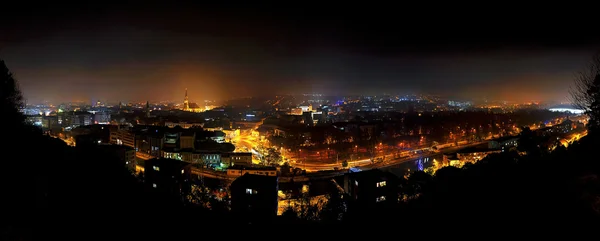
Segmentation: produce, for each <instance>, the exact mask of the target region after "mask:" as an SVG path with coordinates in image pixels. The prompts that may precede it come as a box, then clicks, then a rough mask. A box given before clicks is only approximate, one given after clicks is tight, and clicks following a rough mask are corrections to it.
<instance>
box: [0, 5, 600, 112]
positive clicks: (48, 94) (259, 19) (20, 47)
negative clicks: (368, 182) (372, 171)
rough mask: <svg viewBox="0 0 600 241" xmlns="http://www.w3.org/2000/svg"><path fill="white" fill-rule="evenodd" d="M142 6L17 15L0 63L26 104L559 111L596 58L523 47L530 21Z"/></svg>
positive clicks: (546, 46) (560, 39) (557, 39)
mask: <svg viewBox="0 0 600 241" xmlns="http://www.w3.org/2000/svg"><path fill="white" fill-rule="evenodd" d="M137 7H138V6H128V5H122V6H119V7H106V8H101V10H102V11H99V10H97V9H95V8H87V9H86V8H80V7H74V6H62V5H60V4H59V5H53V6H52V7H50V8H49V9H47V10H45V11H41V10H36V11H31V10H29V11H26V9H24V8H15V9H12V11H11V12H10V13H7V14H3V16H5V17H9V18H14V23H16V24H14V25H3V26H2V31H3V32H4V33H7V34H6V35H4V36H2V37H1V38H0V56H1V57H2V58H3V59H5V61H6V63H7V65H8V66H9V68H10V69H11V70H12V71H13V72H14V73H15V76H16V78H17V79H18V80H19V82H20V85H21V88H22V90H23V92H24V96H25V98H26V99H27V100H29V102H34V103H35V102H41V101H51V102H66V101H75V100H79V101H81V100H92V99H102V100H111V101H118V100H148V99H150V100H179V99H181V98H182V97H181V96H182V93H183V90H184V89H185V88H188V89H189V94H190V97H191V98H192V99H194V100H204V99H216V100H225V99H229V98H233V97H246V96H265V95H273V94H300V93H323V94H325V95H355V94H363V95H378V94H382V93H389V94H394V93H427V94H439V95H446V96H453V97H458V98H488V99H494V100H509V101H520V102H523V101H532V100H535V101H556V102H565V101H567V100H568V91H567V90H568V88H569V86H570V85H571V83H572V79H573V78H572V77H573V74H574V73H575V72H577V71H579V70H581V69H582V67H583V66H585V64H586V63H587V62H588V60H589V58H590V56H591V55H592V54H593V53H594V49H595V47H597V46H598V45H596V44H595V40H597V38H596V37H595V36H589V34H587V35H585V34H584V35H582V36H579V37H578V38H568V36H569V33H567V32H564V31H559V30H556V31H553V32H551V33H546V32H547V31H541V33H538V32H535V33H534V32H526V33H525V34H521V33H520V31H524V30H527V29H528V26H529V25H530V24H531V21H529V20H532V19H534V17H533V16H527V17H525V16H521V15H518V17H515V18H514V19H513V20H511V21H508V22H503V23H499V22H498V21H495V20H493V17H489V18H484V19H482V21H486V22H487V23H488V26H489V28H488V29H486V30H481V31H482V32H476V31H474V30H476V29H477V28H473V27H469V26H468V25H464V20H463V19H453V20H449V21H448V22H447V23H444V24H440V25H435V26H429V25H427V24H423V25H417V24H413V25H410V24H406V22H405V21H406V20H407V19H408V17H398V18H396V17H397V16H395V15H393V14H392V13H390V12H389V11H386V10H382V9H369V12H370V13H380V14H379V17H374V18H369V19H365V18H361V17H359V16H356V15H354V14H344V13H339V12H329V10H320V11H306V12H304V11H300V10H290V9H274V8H266V7H255V8H245V7H238V8H233V9H228V8H223V6H210V7H208V6H204V5H199V6H196V5H194V6H187V5H177V6H176V5H154V4H148V5H147V6H142V7H139V9H137ZM188 8H189V9H188ZM51 9H55V10H56V11H50V10H51ZM276 10H277V11H276ZM59 15H60V16H59ZM334 16H335V17H334ZM542 17H543V16H542ZM453 25H459V26H462V27H461V28H457V29H454V28H453V27H452V26H453ZM551 25H552V23H551V22H548V23H547V24H545V25H543V26H539V27H540V29H544V30H546V29H549V28H550V26H551ZM423 29H428V30H429V31H424V30H423ZM507 29H509V30H507ZM391 30H394V31H391ZM26 33H27V34H26ZM65 91H68V92H69V93H70V94H69V95H65V94H64V92H65Z"/></svg>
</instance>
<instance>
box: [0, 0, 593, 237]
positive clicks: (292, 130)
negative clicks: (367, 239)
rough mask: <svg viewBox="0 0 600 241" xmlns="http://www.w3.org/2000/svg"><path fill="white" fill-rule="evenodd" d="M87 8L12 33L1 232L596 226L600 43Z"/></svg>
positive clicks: (1, 90)
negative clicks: (399, 33) (532, 42)
mask: <svg viewBox="0 0 600 241" xmlns="http://www.w3.org/2000/svg"><path fill="white" fill-rule="evenodd" d="M57 6H58V5H57ZM71 7H72V6H65V7H61V8H64V9H67V10H60V11H59V12H61V13H64V15H65V16H70V17H71V18H72V19H74V20H76V21H77V20H79V21H81V22H82V23H74V22H71V20H69V19H71V18H67V17H62V18H60V17H56V19H57V20H55V21H56V23H43V21H39V20H40V18H41V17H31V18H32V19H37V20H36V21H34V22H35V23H33V22H32V23H29V22H26V21H24V22H22V23H19V24H16V25H15V27H10V28H7V29H6V33H7V36H8V37H6V38H0V44H1V45H0V85H1V86H0V94H1V96H0V97H2V99H1V101H2V110H1V111H2V113H3V118H2V124H3V126H4V127H5V129H6V131H5V132H4V138H3V140H4V141H3V144H4V145H3V146H4V148H5V149H4V150H5V152H4V154H5V155H3V156H4V158H3V159H4V160H5V163H6V166H5V167H4V168H3V169H4V172H3V175H2V176H3V180H2V183H3V187H4V190H6V193H5V197H6V198H4V199H5V200H4V201H3V203H2V206H3V207H4V208H5V210H4V211H3V213H5V219H4V220H3V222H2V223H3V226H2V229H1V230H2V235H4V236H2V237H3V239H6V240H31V239H34V238H33V237H34V236H38V235H39V234H42V236H43V237H45V238H54V237H57V238H59V237H71V236H73V237H75V238H77V239H86V237H89V236H90V235H93V236H96V235H97V234H98V235H107V237H108V238H116V237H120V236H119V235H121V233H127V238H129V235H133V236H131V238H133V239H148V238H156V237H158V233H160V234H161V235H162V234H163V232H164V234H166V235H167V236H166V237H169V238H168V239H179V238H180V235H181V236H186V239H188V238H187V237H188V236H191V237H192V238H198V237H199V236H202V237H204V236H205V235H207V234H208V233H213V232H215V233H218V234H221V233H222V232H223V231H224V230H223V229H224V228H225V230H226V228H229V227H233V228H234V229H239V228H242V229H244V230H245V229H246V227H250V228H251V230H253V231H254V232H261V233H262V232H265V231H267V230H270V229H272V228H276V229H277V230H278V231H283V230H284V229H282V228H285V230H286V231H288V232H290V231H293V230H296V229H298V230H302V231H301V232H303V233H307V234H316V235H314V236H316V237H322V236H319V235H320V233H322V232H321V231H323V232H330V233H341V234H336V235H338V237H347V236H348V237H354V234H353V233H354V232H359V231H358V230H354V231H352V228H354V227H357V228H361V229H364V230H367V231H372V232H375V231H376V230H378V229H379V228H381V227H384V226H393V227H396V228H397V229H398V231H394V230H388V231H386V232H388V233H389V234H390V235H398V234H399V233H397V232H400V231H399V230H403V231H402V232H405V231H408V230H410V231H412V232H416V231H421V232H418V233H426V232H428V231H431V230H438V232H442V231H440V230H444V232H445V230H446V229H448V230H452V232H457V230H459V229H467V228H469V229H475V230H480V231H481V230H486V231H487V230H489V231H492V232H498V231H500V232H506V233H511V234H512V233H515V234H517V233H520V232H525V233H538V231H536V230H537V229H538V228H535V227H533V226H536V225H539V226H541V227H544V228H545V229H549V228H553V227H561V230H562V229H564V230H579V231H581V230H580V229H581V227H583V226H585V225H596V224H597V223H599V221H600V211H599V210H600V201H599V200H600V181H599V180H600V162H598V161H597V160H596V159H597V158H595V156H596V155H595V154H596V150H597V146H598V144H599V143H600V132H599V131H598V130H600V107H599V105H600V100H599V99H598V98H599V96H600V54H595V55H594V53H595V51H597V49H598V48H597V47H598V46H597V45H594V44H589V43H588V42H581V43H579V42H578V43H570V42H568V43H567V42H564V43H563V44H562V45H555V44H554V43H553V42H552V43H551V42H544V41H543V40H544V38H539V39H537V40H536V41H537V42H536V46H537V50H536V51H533V50H524V49H528V48H532V47H531V46H529V45H528V44H529V42H528V41H525V40H522V39H520V38H518V37H515V38H506V39H503V40H498V39H495V38H484V37H482V36H479V37H477V36H473V38H472V39H473V40H472V41H466V40H464V41H463V40H456V39H453V38H451V37H450V36H448V37H442V38H441V39H439V41H441V42H444V43H443V44H441V43H440V44H430V43H427V40H431V39H430V37H429V36H420V37H415V39H414V40H418V41H409V40H406V41H403V40H402V39H404V38H396V37H394V36H393V35H390V33H388V32H389V31H385V30H382V28H383V29H389V28H391V26H394V25H393V24H392V23H389V24H391V25H389V26H390V27H382V26H383V25H379V23H377V24H376V23H375V22H371V21H374V20H368V21H367V20H361V19H360V18H357V17H356V16H352V17H350V16H346V15H344V14H341V13H340V15H339V18H341V19H346V20H347V21H349V22H354V21H358V22H362V21H365V22H364V24H365V26H366V25H369V26H379V27H368V31H367V30H365V29H363V27H361V26H362V25H361V26H358V25H357V26H354V25H352V24H348V25H346V24H341V23H339V22H338V21H335V20H332V19H330V18H328V17H323V16H321V15H319V14H317V13H313V17H314V19H318V21H317V20H313V21H316V22H318V23H313V22H311V21H309V20H306V22H304V20H303V19H305V18H306V16H307V15H304V14H305V13H299V12H296V11H289V12H285V13H281V14H274V15H268V14H266V13H267V12H263V11H268V12H269V13H272V12H271V11H272V10H273V9H271V8H266V9H268V10H265V9H262V8H261V10H256V11H258V12H260V13H264V14H258V15H260V16H263V15H264V16H267V15H268V16H271V17H269V18H268V19H269V20H266V19H267V18H263V17H256V16H254V15H251V14H250V15H246V14H245V13H246V12H245V11H244V10H233V9H237V8H229V7H224V8H214V9H213V8H203V7H199V6H196V5H190V6H187V5H185V6H184V5H182V6H179V5H177V4H174V5H173V6H171V5H168V7H166V5H165V6H162V5H160V6H158V5H157V6H154V5H153V4H150V3H149V5H148V6H147V7H143V8H142V9H136V8H137V7H134V6H131V9H136V10H135V11H133V10H132V11H131V14H125V13H124V12H127V11H125V10H123V11H124V12H123V13H121V12H120V11H117V10H114V9H113V8H112V7H110V8H106V9H105V10H104V13H98V12H96V11H95V10H92V9H87V10H86V9H82V10H77V11H81V12H80V13H78V14H74V13H73V11H74V9H75V8H71ZM122 7H123V6H122ZM163 7H164V8H163ZM69 9H71V10H73V11H70V10H69ZM115 9H117V8H116V7H115ZM123 9H129V8H126V7H123ZM191 9H197V10H194V11H192V10H191ZM208 9H211V10H208ZM217 9H218V10H217ZM68 10H69V11H68ZM57 11H58V10H57ZM195 11H198V12H195ZM42 12H43V11H42ZM99 12H102V11H99ZM258 12H257V13H258ZM40 13H41V12H40ZM144 13H145V14H144ZM103 14H106V15H103ZM331 14H333V15H336V14H334V13H333V12H332V13H331ZM386 14H388V13H386ZM42 15H43V14H41V15H40V16H42ZM81 15H83V16H81ZM147 15H152V16H153V17H152V18H150V17H147ZM200 15H201V16H200ZM280 15H285V16H280ZM325 15H328V14H325ZM7 16H8V15H7ZM11 16H12V15H11ZM27 16H29V15H27ZM32 16H33V15H32ZM319 16H321V17H319ZM63 18H64V19H63ZM142 19H143V20H142ZM151 19H154V20H151ZM157 19H162V20H160V21H159V20H157ZM209 20H210V21H212V22H210V21H209ZM111 21H115V22H114V23H119V24H117V25H118V26H123V27H118V28H113V25H115V24H112V25H111V24H110V22H111ZM67 22H69V23H70V24H71V25H68V26H70V27H65V26H67V25H66V23H67ZM209 22H210V23H209ZM151 23H152V24H151ZM267 23H268V24H267ZM338 24H341V25H339V26H338ZM196 25H197V26H196ZM191 26H195V27H191ZM317 26H320V27H317ZM333 26H336V27H333ZM340 26H344V28H343V29H344V30H343V31H342V30H339V28H341V27H340ZM385 26H388V25H385ZM63 27H65V28H68V30H64V31H63V30H60V29H62V28H63ZM196 27H197V29H196ZM330 27H331V28H330ZM338 27H339V28H338ZM88 28H89V29H88ZM288 28H295V29H296V30H297V31H298V33H296V32H295V31H292V30H289V29H288ZM15 29H22V30H15ZM27 29H33V30H36V31H35V32H36V34H34V35H27V34H25V32H26V30H27ZM43 29H47V30H43ZM90 29H93V30H90ZM107 29H108V30H107ZM1 30H2V29H0V31H1ZM33 30H31V31H33ZM338 30H339V32H338ZM65 31H66V32H65ZM406 31H408V32H406V33H412V32H410V30H406ZM305 35H310V36H305ZM459 35H460V34H459ZM311 36H312V37H311ZM317 36H320V37H317ZM365 36H368V37H365ZM363 37H364V39H369V40H364V41H362V40H357V39H362V38H363ZM371 38H381V39H384V40H386V41H385V43H383V42H378V41H376V40H374V39H371ZM582 39H586V41H587V38H585V37H582ZM589 39H590V40H589V42H594V38H592V37H590V38H589ZM388 42H397V43H396V44H391V43H388ZM415 42H419V43H415ZM141 46H143V47H141ZM153 46H154V47H153ZM498 46H503V47H498ZM382 52H383V53H382ZM107 61H108V62H112V63H106V62H107ZM565 76H571V77H565ZM565 79H567V80H566V81H565ZM3 196H4V195H3ZM500 220H506V221H505V222H510V223H508V224H507V225H508V226H511V227H510V228H509V227H504V226H502V227H501V226H496V225H491V223H494V222H499V221H500ZM570 224H574V225H573V226H580V227H578V228H577V227H572V228H569V227H570ZM512 226H514V227H512ZM567 226H568V227H567ZM65 227H68V228H66V229H65ZM212 227H216V228H217V229H212ZM304 227H309V228H304ZM525 227H528V228H525ZM541 227H540V228H541ZM209 228H210V229H209ZM349 228H350V229H349ZM261 229H262V230H261ZM521 229H528V230H526V231H523V230H521ZM217 230H220V231H217ZM540 230H541V229H540ZM585 231H586V230H584V231H583V232H585ZM181 232H183V234H181ZM200 232H203V233H206V234H200ZM234 232H235V231H234ZM381 232H383V229H382V230H381ZM240 234H241V232H240ZM44 235H45V236H44ZM155 235H156V236H155ZM168 235H176V237H175V236H168ZM211 235H212V234H211ZM223 235H225V236H226V237H234V236H235V235H238V234H236V233H233V234H228V233H227V231H225V233H223ZM265 235H267V234H265ZM288 235H289V233H288ZM328 235H329V234H328ZM377 235H379V234H377ZM382 235H383V234H382ZM374 237H376V236H374ZM123 238H126V237H123ZM182 239H183V238H182ZM278 239H284V237H282V236H281V237H279V238H278Z"/></svg>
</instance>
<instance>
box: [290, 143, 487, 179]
mask: <svg viewBox="0 0 600 241" xmlns="http://www.w3.org/2000/svg"><path fill="white" fill-rule="evenodd" d="M486 142H487V141H482V142H475V143H470V144H466V145H461V146H456V147H449V148H446V149H443V150H441V151H440V152H431V153H426V154H418V155H411V156H407V157H402V158H395V157H394V156H395V155H394V154H388V155H385V156H377V157H375V159H379V158H383V159H384V160H385V161H383V162H377V163H373V162H372V161H371V159H370V158H367V159H362V160H356V161H350V162H348V166H349V167H365V168H371V169H372V168H381V167H387V166H394V165H398V164H400V163H403V162H407V161H412V160H417V159H419V158H424V157H430V156H434V155H439V154H440V153H450V152H455V151H457V150H460V149H463V148H467V147H472V146H476V145H480V144H483V143H486ZM293 166H295V167H298V168H302V169H304V170H306V171H307V172H316V171H323V170H333V169H335V168H336V167H337V168H339V169H342V168H343V167H342V163H341V162H340V163H319V162H314V161H307V162H305V161H303V160H297V161H296V163H294V164H293Z"/></svg>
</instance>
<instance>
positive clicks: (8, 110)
mask: <svg viewBox="0 0 600 241" xmlns="http://www.w3.org/2000/svg"><path fill="white" fill-rule="evenodd" d="M21 107H23V97H22V95H21V91H20V90H19V84H18V83H17V81H16V80H15V78H14V76H13V73H11V72H10V70H9V69H8V67H7V66H6V64H5V63H4V61H3V60H0V113H2V115H3V116H2V118H0V119H1V123H2V124H6V125H18V126H19V127H20V126H21V125H20V124H22V122H23V120H24V117H23V115H22V114H21V112H20V110H19V109H20V108H21Z"/></svg>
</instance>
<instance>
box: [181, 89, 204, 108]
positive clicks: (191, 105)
mask: <svg viewBox="0 0 600 241" xmlns="http://www.w3.org/2000/svg"><path fill="white" fill-rule="evenodd" d="M181 110H183V111H189V112H202V108H200V106H198V104H196V103H190V100H189V99H188V93H187V88H186V89H185V99H183V108H182V109H181Z"/></svg>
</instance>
